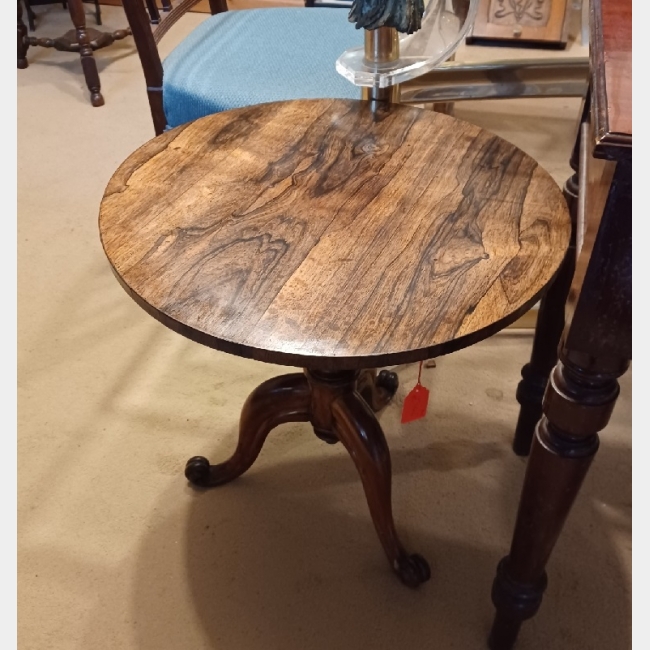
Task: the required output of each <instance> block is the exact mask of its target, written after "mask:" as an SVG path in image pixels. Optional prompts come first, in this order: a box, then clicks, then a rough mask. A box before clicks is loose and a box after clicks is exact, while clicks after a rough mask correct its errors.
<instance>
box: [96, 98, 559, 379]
mask: <svg viewBox="0 0 650 650" xmlns="http://www.w3.org/2000/svg"><path fill="white" fill-rule="evenodd" d="M100 231H101V239H102V243H103V246H104V250H105V252H106V255H107V257H108V259H109V261H110V263H111V265H112V267H113V269H114V272H115V274H116V276H117V278H118V279H119V280H120V282H121V283H122V285H123V286H124V287H125V289H126V290H127V291H128V292H129V293H130V295H131V296H132V297H133V298H134V299H135V300H136V301H137V302H138V303H139V304H140V305H141V306H142V307H143V308H144V309H145V310H146V311H148V312H149V313H150V314H151V315H153V316H154V317H156V318H157V319H158V320H160V321H161V322H162V323H164V324H165V325H166V326H168V327H170V328H171V329H173V330H175V331H177V332H179V333H181V334H183V335H184V336H187V337H188V338H190V339H193V340H195V341H198V342H200V343H203V344H205V345H208V346H210V347H213V348H216V349H219V350H224V351H226V352H230V353H232V354H236V355H239V356H243V357H249V358H254V359H259V360H261V361H268V362H272V363H278V364H285V365H298V366H307V367H311V368H322V369H332V370H334V369H353V368H366V367H378V366H381V365H386V364H390V363H407V362H413V361H418V360H421V359H424V358H428V357H432V356H438V355H442V354H446V353H448V352H451V351H453V350H456V349H459V348H462V347H465V346H466V345H469V344H471V343H474V342H476V341H479V340H481V339H483V338H485V337H487V336H489V335H491V334H493V333H495V332H496V331H498V330H499V329H501V328H503V327H505V326H506V325H507V324H509V323H511V322H513V321H514V320H516V319H517V318H518V317H519V316H520V315H521V314H522V313H524V312H525V311H526V310H527V309H529V308H530V307H531V306H532V305H533V304H534V303H535V302H536V301H537V300H538V298H539V296H540V293H541V292H542V291H543V289H544V288H545V287H546V285H547V284H548V282H549V281H550V280H551V279H552V277H553V276H554V274H555V273H556V270H557V269H558V267H559V265H560V263H561V261H562V258H563V256H564V254H565V251H566V249H567V246H568V241H569V233H570V222H569V216H568V213H567V208H566V204H565V201H564V198H563V196H562V193H561V191H560V189H559V188H558V186H557V185H556V183H555V182H554V181H553V179H552V178H551V177H550V176H549V175H548V174H547V173H546V172H545V171H544V170H543V169H541V168H540V167H539V166H538V165H537V163H536V162H535V161H534V160H533V159H532V158H530V157H529V156H527V155H526V154H524V153H523V152H522V151H520V150H519V149H517V148H516V147H514V146H513V145H511V144H509V143H507V142H505V141H504V140H502V139H501V138H499V137H497V136H495V135H493V134H491V133H488V132H486V131H484V130H482V129H480V128H478V127H477V126H474V125H471V124H469V123H466V122H463V121H460V120H456V119H454V118H451V117H449V116H447V115H442V114H439V113H434V112H432V111H426V110H421V109H417V108H410V107H406V106H393V107H391V108H390V109H384V110H382V111H380V112H373V111H371V109H370V106H369V104H368V103H366V102H361V101H344V100H304V101H303V100H300V101H289V102H280V103H274V104H263V105H259V106H252V107H248V108H243V109H239V110H234V111H228V112H224V113H219V114H216V115H211V116H208V117H205V118H202V119H200V120H197V121H195V122H192V123H190V124H188V125H184V126H182V127H178V128H176V129H174V130H172V131H169V132H167V133H164V134H162V135H161V136H158V137H157V138H154V139H153V140H151V141H149V142H148V143H147V144H145V145H144V146H142V147H141V148H140V149H138V150H137V151H136V152H135V153H133V154H132V155H131V156H130V157H129V158H128V159H127V160H126V161H125V162H124V163H123V164H122V165H121V166H120V167H119V169H118V170H117V171H116V172H115V174H114V176H113V178H112V179H111V181H110V182H109V184H108V187H107V189H106V192H105V195H104V198H103V201H102V204H101V210H100Z"/></svg>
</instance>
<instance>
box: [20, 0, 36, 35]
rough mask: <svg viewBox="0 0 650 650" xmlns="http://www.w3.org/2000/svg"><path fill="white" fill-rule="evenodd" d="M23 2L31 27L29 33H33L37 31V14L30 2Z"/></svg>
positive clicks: (25, 0)
mask: <svg viewBox="0 0 650 650" xmlns="http://www.w3.org/2000/svg"><path fill="white" fill-rule="evenodd" d="M23 2H24V3H25V11H26V12H27V25H28V27H29V31H30V32H33V31H34V30H35V29H36V14H35V13H34V10H33V9H32V5H31V4H30V1H29V0H23Z"/></svg>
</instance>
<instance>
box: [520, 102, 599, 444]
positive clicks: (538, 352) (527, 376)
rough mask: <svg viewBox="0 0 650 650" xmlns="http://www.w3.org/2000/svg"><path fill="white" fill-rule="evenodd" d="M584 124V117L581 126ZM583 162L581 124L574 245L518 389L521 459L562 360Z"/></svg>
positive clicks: (571, 183)
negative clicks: (565, 314) (561, 349)
mask: <svg viewBox="0 0 650 650" xmlns="http://www.w3.org/2000/svg"><path fill="white" fill-rule="evenodd" d="M588 107H589V102H588V101H585V102H584V104H583V108H582V111H581V113H582V116H583V117H584V115H585V111H586V110H587V109H588ZM581 122H582V117H581V119H580V122H579V124H580V123H581ZM579 161H580V126H579V125H578V137H577V138H576V143H575V145H574V148H573V153H572V154H571V160H570V164H571V169H573V171H574V174H573V175H572V176H570V177H569V178H568V179H567V181H566V183H565V185H564V198H565V199H566V201H567V204H568V207H569V214H570V215H571V242H570V244H569V249H568V250H567V254H566V257H565V258H564V262H563V263H562V266H561V267H560V270H559V271H558V274H557V276H556V278H555V280H554V281H553V284H551V286H550V287H549V289H548V291H547V292H546V294H545V296H544V297H543V298H542V301H541V303H540V306H539V311H538V313H537V325H536V326H535V336H534V339H533V349H532V352H531V356H530V362H529V363H527V364H526V365H525V366H524V367H523V368H522V369H521V377H522V379H521V381H520V382H519V385H518V386H517V401H518V402H519V404H520V406H521V408H520V409H519V418H518V420H517V427H516V429H515V437H514V440H513V443H512V448H513V450H514V452H515V453H516V454H517V455H518V456H527V455H528V452H529V451H530V445H531V442H532V440H533V433H534V431H535V425H536V424H537V423H538V422H539V419H540V418H541V417H542V399H543V397H544V390H545V389H546V384H547V382H548V377H549V375H550V373H551V371H552V370H553V366H555V364H556V363H557V359H558V356H557V355H558V345H559V343H560V337H561V336H562V331H563V329H564V309H565V305H566V301H567V297H568V295H569V289H570V287H571V280H572V279H573V274H574V272H575V267H576V222H577V215H578V174H579Z"/></svg>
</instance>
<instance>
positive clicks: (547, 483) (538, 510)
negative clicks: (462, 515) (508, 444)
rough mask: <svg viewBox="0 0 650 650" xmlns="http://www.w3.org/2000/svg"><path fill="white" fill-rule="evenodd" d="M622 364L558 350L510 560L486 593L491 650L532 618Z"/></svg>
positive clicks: (509, 642)
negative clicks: (489, 600) (493, 614)
mask: <svg viewBox="0 0 650 650" xmlns="http://www.w3.org/2000/svg"><path fill="white" fill-rule="evenodd" d="M628 365H629V362H628V361H627V360H625V359H617V358H615V359H609V360H605V359H598V358H594V357H591V358H589V357H586V355H585V354H584V353H583V354H580V355H578V354H574V355H572V354H571V352H569V351H567V350H566V349H565V350H563V352H562V354H561V359H560V361H559V362H558V364H557V366H556V367H555V369H554V371H553V374H552V375H551V378H550V381H549V384H548V387H547V389H546V394H545V396H544V413H545V416H544V417H543V418H542V420H541V421H540V422H539V424H538V426H537V429H536V431H535V438H534V440H533V445H532V448H531V453H530V458H529V459H528V466H527V470H526V477H525V480H524V487H523V491H522V495H521V501H520V505H519V512H518V514H517V523H516V525H515V532H514V535H513V539H512V545H511V547H510V553H509V554H508V556H507V557H505V558H504V559H503V560H501V562H500V564H499V567H498V569H497V576H496V578H495V580H494V584H493V587H492V601H493V602H494V605H495V607H496V610H497V613H496V617H495V620H494V624H493V627H492V631H491V634H490V638H489V646H490V648H491V649H492V650H510V648H512V646H513V645H514V643H515V640H516V638H517V634H518V631H519V628H520V626H521V624H522V622H523V621H524V620H526V619H528V618H531V617H532V616H534V615H535V613H536V612H537V610H538V608H539V606H540V604H541V601H542V595H543V593H544V589H545V588H546V573H545V567H546V563H547V562H548V559H549V557H550V555H551V552H552V550H553V547H554V546H555V543H556V541H557V539H558V537H559V535H560V531H561V530H562V526H563V524H564V521H565V520H566V517H567V515H568V514H569V510H570V509H571V506H572V505H573V502H574V500H575V498H576V495H577V494H578V491H579V489H580V486H581V484H582V481H583V479H584V477H585V475H586V473H587V470H588V469H589V466H590V464H591V461H592V459H593V456H594V454H595V453H596V450H597V449H598V432H599V431H601V430H602V429H604V428H605V426H606V425H607V423H608V421H609V418H610V416H611V413H612V410H613V408H614V404H615V402H616V399H617V397H618V393H619V385H618V381H617V379H618V378H619V377H620V376H621V375H622V374H624V373H625V371H626V369H627V368H628Z"/></svg>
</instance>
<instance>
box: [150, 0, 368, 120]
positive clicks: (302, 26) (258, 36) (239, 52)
mask: <svg viewBox="0 0 650 650" xmlns="http://www.w3.org/2000/svg"><path fill="white" fill-rule="evenodd" d="M347 15H348V10H347V9H332V8H320V9H319V8H302V7H295V8H289V7H287V8H273V9H251V10H241V11H227V12H225V13H221V14H217V15H216V16H211V17H210V18H208V19H207V20H205V21H204V22H203V23H201V24H200V25H199V26H198V27H197V28H196V29H195V30H194V31H192V32H191V34H190V35H189V36H188V37H187V38H185V39H184V40H183V42H182V43H181V44H180V45H179V46H178V47H176V48H175V49H174V51H173V52H172V53H171V54H170V55H169V56H168V57H167V58H166V59H165V61H164V63H163V67H164V77H163V78H164V84H163V101H164V106H165V115H166V117H167V123H168V126H169V127H174V126H178V125H180V124H184V123H186V122H189V121H190V120H194V119H196V118H199V117H203V116H204V115H209V114H210V113H217V112H219V111H225V110H228V109H231V108H240V107H242V106H250V105H252V104H260V103H263V102H272V101H281V100H287V99H309V98H320V97H336V98H351V99H357V98H359V97H360V91H359V89H358V88H357V87H355V86H354V85H353V84H351V83H350V82H349V81H347V80H346V79H344V78H343V77H342V76H341V75H340V74H339V73H338V72H336V68H335V64H336V59H337V58H338V57H339V56H340V55H341V54H342V52H343V51H344V50H346V49H348V48H350V47H356V46H359V45H362V44H363V30H356V29H355V28H354V25H352V24H351V23H349V22H348V19H347Z"/></svg>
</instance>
